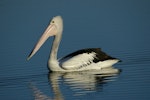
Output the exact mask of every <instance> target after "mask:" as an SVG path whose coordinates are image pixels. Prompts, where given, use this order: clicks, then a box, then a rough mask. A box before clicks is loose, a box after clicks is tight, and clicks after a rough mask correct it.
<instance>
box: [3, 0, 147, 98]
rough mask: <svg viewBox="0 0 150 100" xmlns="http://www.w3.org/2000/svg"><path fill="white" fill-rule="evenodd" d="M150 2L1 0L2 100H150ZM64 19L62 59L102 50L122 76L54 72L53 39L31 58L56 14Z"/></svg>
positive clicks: (140, 0)
mask: <svg viewBox="0 0 150 100" xmlns="http://www.w3.org/2000/svg"><path fill="white" fill-rule="evenodd" d="M149 5H150V1H149V0H144V1H142V0H126V1H124V0H113V1H112V0H107V1H101V0H96V1H90V0H88V1H87V2H84V1H70V0H68V1H63V0H61V1H59V0H44V1H40V0H36V1H35V0H26V1H24V0H13V1H10V0H5V1H4V0H1V1H0V13H1V15H0V22H1V23H0V27H1V28H0V34H1V36H0V45H1V48H0V56H1V58H0V99H2V100H12V99H13V100H35V99H39V100H41V99H43V98H45V99H48V100H49V99H50V100H51V99H52V100H53V99H64V100H78V99H80V100H91V99H92V100H99V99H101V100H110V99H114V100H115V99H116V100H127V99H131V100H149V99H150V95H149V93H150V85H149V83H150V80H149V77H150V73H149V72H150V67H149V66H150V45H149V43H150V34H149V32H150V28H149V26H150V19H149V18H150V6H149ZM56 15H61V16H62V17H63V19H64V34H63V39H62V42H61V45H60V48H59V54H58V57H63V56H65V55H67V54H68V53H71V52H73V51H75V50H79V49H82V48H89V47H100V48H102V50H103V51H105V52H106V53H108V54H110V55H111V56H113V57H117V58H119V59H121V60H122V62H120V63H118V64H116V65H114V68H115V69H116V70H117V69H121V70H122V71H121V72H120V73H115V74H112V73H109V74H100V73H99V74H95V73H50V72H49V70H48V69H47V60H48V57H49V52H50V48H51V47H50V46H51V44H52V40H53V39H49V40H48V41H47V42H46V43H45V44H44V46H43V47H42V48H41V49H40V51H38V53H37V54H36V55H34V57H33V58H32V59H31V60H30V61H27V60H26V59H27V56H28V54H29V53H30V51H31V50H32V48H33V47H34V45H35V43H36V42H37V41H38V39H39V37H40V36H41V34H42V33H43V31H44V29H45V28H46V27H47V25H48V23H49V21H50V19H51V18H52V17H53V16H56Z"/></svg>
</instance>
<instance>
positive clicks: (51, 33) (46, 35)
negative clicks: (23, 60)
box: [27, 23, 57, 60]
mask: <svg viewBox="0 0 150 100" xmlns="http://www.w3.org/2000/svg"><path fill="white" fill-rule="evenodd" d="M56 33H57V27H56V25H55V24H52V23H51V24H50V25H49V26H48V27H47V29H46V30H45V32H44V33H43V35H42V36H41V38H40V39H39V41H38V43H37V44H36V45H35V47H34V49H33V50H32V52H31V53H30V55H29V56H28V58H27V60H29V59H30V58H31V57H32V56H33V55H34V54H35V53H36V52H37V51H38V50H39V49H40V47H41V46H42V45H43V43H44V42H45V41H46V40H47V39H48V38H49V37H50V36H54V35H56Z"/></svg>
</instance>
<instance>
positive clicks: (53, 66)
mask: <svg viewBox="0 0 150 100" xmlns="http://www.w3.org/2000/svg"><path fill="white" fill-rule="evenodd" d="M62 32H63V19H62V17H61V16H56V17H54V18H53V19H52V20H51V22H50V25H49V26H48V27H47V29H46V30H45V32H44V33H43V35H42V36H41V38H40V39H39V41H38V43H37V44H36V45H35V47H34V49H33V50H32V52H31V53H30V55H29V56H28V60H29V59H30V58H31V57H32V56H33V55H34V54H35V53H36V52H37V51H38V50H39V48H40V47H41V46H42V45H43V43H44V42H45V41H46V40H47V39H48V38H49V37H51V36H54V41H53V45H52V49H51V53H50V59H49V61H48V65H49V69H50V70H51V71H66V72H70V71H84V70H100V69H102V68H106V67H111V66H112V65H113V64H115V63H117V62H118V61H120V60H119V59H117V58H113V57H111V56H109V55H107V54H106V53H104V52H102V51H101V49H100V48H88V49H82V50H79V51H76V52H74V53H71V54H69V55H67V56H65V57H63V58H61V59H57V51H58V47H59V44H60V41H61V37H62Z"/></svg>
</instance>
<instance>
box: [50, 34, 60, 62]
mask: <svg viewBox="0 0 150 100" xmlns="http://www.w3.org/2000/svg"><path fill="white" fill-rule="evenodd" d="M61 37H62V32H60V33H58V34H57V35H56V36H54V40H53V45H52V49H51V53H50V59H49V60H51V61H57V52H58V48H59V44H60V41H61Z"/></svg>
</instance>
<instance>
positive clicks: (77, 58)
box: [59, 48, 116, 70]
mask: <svg viewBox="0 0 150 100" xmlns="http://www.w3.org/2000/svg"><path fill="white" fill-rule="evenodd" d="M109 59H116V58H113V57H110V56H108V55H107V54H106V53H104V52H102V51H101V49H100V48H90V49H82V50H78V51H76V52H74V53H71V54H69V55H67V56H65V57H63V58H62V59H60V60H59V62H60V66H61V67H62V68H63V69H65V70H73V69H80V68H82V67H86V66H88V65H90V64H92V63H97V62H99V61H104V60H109Z"/></svg>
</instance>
